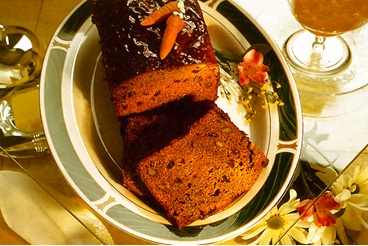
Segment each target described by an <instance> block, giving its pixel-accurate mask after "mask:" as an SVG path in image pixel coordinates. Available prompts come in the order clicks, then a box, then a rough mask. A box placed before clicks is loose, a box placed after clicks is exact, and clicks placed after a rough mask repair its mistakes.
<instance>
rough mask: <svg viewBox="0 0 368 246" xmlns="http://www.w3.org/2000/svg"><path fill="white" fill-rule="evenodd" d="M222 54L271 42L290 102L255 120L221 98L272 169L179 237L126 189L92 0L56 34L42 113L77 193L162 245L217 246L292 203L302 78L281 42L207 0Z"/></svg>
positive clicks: (228, 6)
mask: <svg viewBox="0 0 368 246" xmlns="http://www.w3.org/2000/svg"><path fill="white" fill-rule="evenodd" d="M201 7H202V9H203V11H204V14H205V19H206V23H207V25H208V27H209V32H210V35H211V39H212V42H213V45H214V47H215V49H216V50H220V51H226V52H230V53H234V54H243V53H244V51H245V50H246V49H247V48H248V47H249V46H250V45H251V44H254V43H264V44H269V45H270V46H271V47H272V49H273V50H272V51H271V52H269V54H268V55H266V57H265V59H266V60H267V61H268V62H270V68H271V72H270V75H271V77H272V79H274V80H277V81H278V82H279V83H281V85H282V88H281V89H280V90H279V91H278V94H279V96H280V97H281V99H282V100H283V101H284V103H285V106H284V107H282V108H278V107H276V106H274V105H270V106H269V107H267V108H266V109H262V108H261V107H260V105H261V103H262V102H259V105H258V109H257V111H258V113H257V117H256V118H254V119H253V120H252V121H251V122H250V123H248V122H247V121H245V120H244V118H243V116H244V114H243V113H242V112H241V110H239V107H238V105H237V103H236V102H234V101H233V102H231V103H230V104H229V103H228V101H227V100H226V99H219V100H218V102H217V103H218V104H219V105H220V107H222V108H223V109H224V110H225V111H227V112H228V113H229V115H230V116H231V118H232V120H233V121H234V123H235V124H236V125H237V126H238V127H239V128H240V129H241V130H244V131H245V132H247V133H248V134H249V136H250V138H251V140H252V141H253V142H255V143H256V144H257V145H258V146H259V147H260V148H261V149H262V150H263V151H264V153H265V154H266V155H267V157H268V158H269V160H270V163H269V165H268V167H267V168H265V169H264V170H263V171H262V173H261V175H260V177H259V179H258V180H257V183H256V184H255V185H254V187H253V188H252V189H251V190H250V191H249V192H248V193H247V194H245V195H244V196H242V197H241V198H240V199H239V200H237V201H236V202H235V203H234V204H233V205H232V206H231V207H230V208H228V209H226V210H224V211H222V212H220V213H218V214H215V215H213V216H211V217H209V218H207V219H205V220H200V221H196V222H194V223H193V225H191V226H189V227H185V228H184V229H183V230H181V231H179V230H177V229H176V228H174V227H172V226H171V225H170V224H169V222H168V221H167V220H166V219H165V218H164V217H162V216H161V215H160V214H158V213H156V211H154V210H153V209H151V208H150V207H148V206H147V205H146V204H144V203H143V202H141V201H140V200H139V199H137V198H136V197H135V196H134V195H133V194H132V193H131V192H129V191H128V190H126V189H125V188H124V187H123V186H122V184H121V171H120V168H119V165H120V160H121V154H122V151H121V147H122V139H121V138H120V134H119V133H120V130H119V125H118V123H117V121H116V117H115V114H114V109H113V106H112V104H111V101H110V96H109V91H108V88H107V86H106V84H104V83H103V82H101V81H102V79H103V78H104V76H105V74H104V69H103V67H102V65H101V63H100V53H101V51H100V46H99V43H98V40H99V37H98V34H97V30H96V27H95V26H94V25H93V24H92V23H91V19H90V15H91V11H92V9H91V4H90V2H89V1H84V2H82V3H81V4H80V5H79V6H77V7H76V8H75V9H74V10H73V11H72V12H71V13H70V15H69V16H68V17H67V18H66V19H65V20H64V22H63V23H62V24H61V26H60V27H59V29H58V30H57V31H56V33H55V35H54V37H53V39H52V41H51V43H50V46H49V49H48V51H47V55H46V59H45V63H44V67H43V74H42V81H41V111H42V112H41V113H42V118H43V122H44V127H45V134H46V136H47V139H48V141H49V146H50V149H51V151H52V153H53V156H54V158H55V160H56V162H57V163H58V165H59V167H60V169H61V171H62V172H63V174H64V175H65V177H66V179H67V180H68V182H69V183H70V184H71V185H72V187H73V188H74V189H75V190H76V191H77V193H78V194H79V195H80V196H81V197H82V198H83V199H84V200H85V201H86V202H87V204H89V205H90V206H91V207H92V208H93V209H94V210H95V211H96V212H98V213H99V214H101V216H102V217H104V218H105V219H107V220H108V221H110V222H111V223H112V224H114V225H116V226H117V227H118V228H121V229H122V230H124V231H127V232H129V233H132V234H134V235H136V236H138V237H141V238H144V239H146V240H150V241H154V242H158V243H175V244H177V243H180V242H184V243H185V242H186V243H188V242H192V243H214V242H217V241H222V240H226V239H229V238H231V237H234V236H236V235H238V234H240V233H242V232H244V231H245V230H247V229H248V228H249V227H250V226H251V225H252V224H254V223H255V222H256V221H258V220H259V219H260V218H262V217H263V216H264V215H265V214H266V213H267V212H268V211H269V210H270V209H271V208H272V207H273V206H274V205H276V204H277V202H278V201H279V200H280V199H281V198H282V196H283V195H284V193H285V191H286V190H287V188H288V185H289V183H290V181H291V179H292V176H293V174H294V171H295V169H296V166H297V161H298V158H299V155H300V149H301V107H300V103H299V99H298V94H297V91H296V86H295V84H294V81H293V80H292V79H291V76H290V73H289V72H288V71H287V70H286V69H285V67H286V65H285V64H286V63H285V62H284V60H283V59H282V56H281V54H280V52H279V50H278V49H277V48H276V46H275V45H274V43H273V42H272V40H270V39H269V37H268V36H267V35H266V34H265V33H264V32H263V31H262V30H261V29H260V28H259V27H258V26H257V24H256V23H255V21H254V20H252V19H251V18H250V17H249V16H247V14H246V13H244V11H242V10H239V9H238V8H237V7H236V6H235V5H234V4H233V3H231V2H228V1H222V2H221V3H220V4H218V5H216V7H215V8H213V6H212V7H211V6H209V5H207V4H203V3H202V4H201Z"/></svg>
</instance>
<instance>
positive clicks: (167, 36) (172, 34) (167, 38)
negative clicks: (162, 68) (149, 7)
mask: <svg viewBox="0 0 368 246" xmlns="http://www.w3.org/2000/svg"><path fill="white" fill-rule="evenodd" d="M184 13H185V6H184V0H177V1H173V2H169V3H167V4H165V5H164V6H162V7H160V8H159V9H157V10H155V11H154V12H153V13H152V14H150V15H149V16H148V17H147V18H146V19H144V20H143V21H142V22H141V25H142V26H150V25H153V24H156V23H159V22H161V21H163V20H165V19H167V20H166V28H165V31H164V35H163V37H162V43H161V48H160V58H161V59H162V60H163V59H164V58H165V57H166V56H167V55H168V54H169V53H170V51H171V49H172V48H173V47H174V44H175V40H176V37H177V36H178V34H179V32H180V31H181V29H183V27H184V20H183V19H184Z"/></svg>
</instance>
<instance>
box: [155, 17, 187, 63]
mask: <svg viewBox="0 0 368 246" xmlns="http://www.w3.org/2000/svg"><path fill="white" fill-rule="evenodd" d="M183 27H184V20H183V19H182V18H180V16H178V15H174V14H173V15H170V17H169V18H168V19H167V21H166V28H165V32H164V36H163V38H162V43H161V49H160V58H161V59H164V58H165V57H166V56H167V55H168V54H169V53H170V51H171V49H172V48H173V47H174V44H175V40H176V37H177V36H178V33H179V32H180V31H181V29H183Z"/></svg>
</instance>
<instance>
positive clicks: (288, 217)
mask: <svg viewBox="0 0 368 246" xmlns="http://www.w3.org/2000/svg"><path fill="white" fill-rule="evenodd" d="M296 195H297V194H296V191H295V190H293V189H290V199H289V201H288V202H286V203H284V204H282V205H281V206H280V208H277V207H274V208H273V209H272V210H271V211H270V212H269V213H268V214H267V215H266V216H265V217H264V218H263V219H262V220H260V221H259V222H258V223H257V224H255V225H254V226H253V227H252V228H251V229H250V230H248V231H247V232H245V233H244V234H242V238H243V240H250V244H262V245H269V244H270V243H271V244H276V243H281V244H288V245H290V244H295V241H298V242H299V243H302V244H308V243H309V241H308V240H307V231H306V230H305V229H304V228H308V227H309V226H310V224H311V223H310V222H307V221H302V220H299V214H298V213H297V212H296V209H295V206H296V205H297V204H298V203H299V199H296ZM296 221H297V222H296ZM295 222H296V223H295ZM248 242H249V241H248Z"/></svg>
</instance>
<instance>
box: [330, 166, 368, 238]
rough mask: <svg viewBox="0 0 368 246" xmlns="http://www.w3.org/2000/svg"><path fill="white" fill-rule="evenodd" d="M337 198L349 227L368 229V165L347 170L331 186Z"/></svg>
mask: <svg viewBox="0 0 368 246" xmlns="http://www.w3.org/2000/svg"><path fill="white" fill-rule="evenodd" d="M331 191H332V192H333V193H334V195H335V200H336V201H337V202H338V203H340V205H341V209H342V210H341V213H342V215H341V217H340V218H341V220H342V223H343V224H344V226H345V227H346V228H348V229H351V230H355V231H359V230H361V229H362V226H364V227H365V228H367V229H368V221H366V220H365V219H364V217H363V214H364V213H366V212H367V211H368V166H367V165H364V166H363V167H361V166H356V167H355V168H350V169H348V170H346V172H345V173H343V174H342V175H341V176H340V177H339V178H338V179H337V180H336V181H335V182H334V183H333V185H332V186H331Z"/></svg>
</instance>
